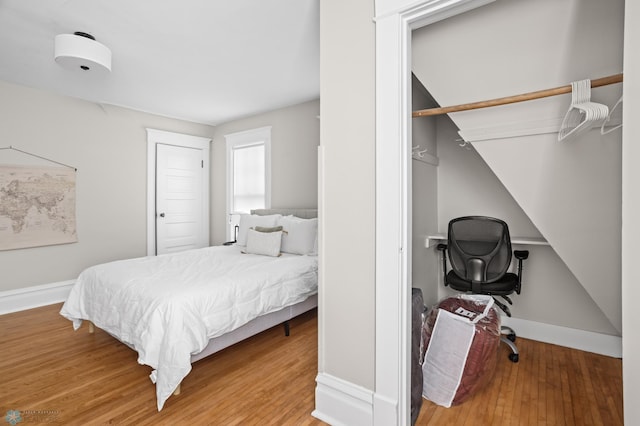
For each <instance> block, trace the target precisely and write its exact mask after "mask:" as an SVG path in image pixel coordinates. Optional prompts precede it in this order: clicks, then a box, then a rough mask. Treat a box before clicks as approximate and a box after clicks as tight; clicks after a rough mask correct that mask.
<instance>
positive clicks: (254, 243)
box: [245, 229, 282, 257]
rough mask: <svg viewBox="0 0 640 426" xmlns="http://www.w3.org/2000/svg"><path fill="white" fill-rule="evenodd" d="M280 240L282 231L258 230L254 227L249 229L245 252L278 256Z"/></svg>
mask: <svg viewBox="0 0 640 426" xmlns="http://www.w3.org/2000/svg"><path fill="white" fill-rule="evenodd" d="M281 241H282V231H275V232H258V231H256V230H255V229H249V231H248V232H247V247H246V248H245V253H249V254H262V255H265V256H274V257H275V256H280V243H281Z"/></svg>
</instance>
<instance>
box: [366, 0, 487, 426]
mask: <svg viewBox="0 0 640 426" xmlns="http://www.w3.org/2000/svg"><path fill="white" fill-rule="evenodd" d="M492 1H494V0H424V1H421V2H417V3H416V2H414V1H409V0H378V1H376V10H377V11H378V14H377V16H376V182H377V183H376V327H375V333H376V338H375V342H376V348H375V351H376V356H375V360H376V361H375V382H376V386H375V393H374V398H373V414H374V415H373V419H374V425H380V426H383V425H384V426H387V425H404V424H409V423H410V413H409V411H410V403H409V401H410V384H411V379H410V371H411V368H410V355H411V350H410V344H411V330H410V327H411V300H410V299H411V291H410V285H411V282H410V281H411V232H412V231H411V160H410V159H411V121H410V120H411V31H412V30H414V29H417V28H420V27H423V26H425V25H429V24H431V23H434V22H437V21H440V20H443V19H446V18H449V17H452V16H455V15H458V14H461V13H464V12H466V11H468V10H471V9H474V8H477V7H480V6H484V5H485V4H487V3H491V2H492ZM378 3H379V4H378ZM378 6H381V7H378Z"/></svg>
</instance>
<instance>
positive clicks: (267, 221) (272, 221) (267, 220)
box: [236, 214, 282, 246]
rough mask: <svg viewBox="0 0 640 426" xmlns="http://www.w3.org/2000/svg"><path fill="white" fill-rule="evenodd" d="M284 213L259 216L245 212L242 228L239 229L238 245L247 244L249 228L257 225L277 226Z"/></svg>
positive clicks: (241, 221) (241, 217) (242, 216)
mask: <svg viewBox="0 0 640 426" xmlns="http://www.w3.org/2000/svg"><path fill="white" fill-rule="evenodd" d="M281 217H282V215H279V214H271V215H268V216H258V215H256V214H243V215H241V216H240V228H239V229H238V241H237V243H236V244H237V245H239V246H246V245H247V231H248V230H249V228H255V227H256V226H264V227H267V228H269V227H272V226H276V224H277V223H278V219H280V218H281Z"/></svg>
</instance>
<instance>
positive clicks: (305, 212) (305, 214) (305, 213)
mask: <svg viewBox="0 0 640 426" xmlns="http://www.w3.org/2000/svg"><path fill="white" fill-rule="evenodd" d="M251 214H257V215H259V216H265V215H269V214H281V215H283V216H287V215H290V214H292V215H294V216H296V217H299V218H302V219H313V218H314V217H318V209H295V208H294V209H256V210H251Z"/></svg>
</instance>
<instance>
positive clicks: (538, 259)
mask: <svg viewBox="0 0 640 426" xmlns="http://www.w3.org/2000/svg"><path fill="white" fill-rule="evenodd" d="M457 138H458V134H457V128H456V126H455V125H454V124H453V122H452V121H451V120H450V119H448V118H447V117H446V116H441V117H439V119H438V157H439V160H440V165H439V167H438V195H437V200H438V201H437V204H438V221H439V229H438V230H437V231H439V232H443V233H445V232H446V231H447V225H448V223H449V220H451V219H452V218H454V217H458V216H465V215H481V216H493V217H498V218H501V219H503V220H505V221H506V222H507V223H508V224H509V230H510V232H511V235H512V237H533V238H537V237H540V233H539V232H538V230H537V229H536V227H535V226H534V224H533V223H532V222H531V220H530V219H529V218H528V217H527V214H526V213H525V212H524V211H523V210H522V208H521V207H520V206H519V205H518V203H517V202H516V200H514V199H513V197H512V196H511V194H509V192H508V191H507V189H506V188H505V187H504V186H503V185H502V183H501V182H500V180H499V179H498V178H497V177H496V175H495V174H494V173H493V172H492V171H491V169H490V168H489V167H488V165H487V164H486V163H485V162H484V160H483V159H482V157H481V156H480V155H479V154H478V153H477V152H476V150H475V149H474V148H473V147H472V146H471V145H468V146H467V147H461V146H460V142H459V141H457V140H456V139H457ZM514 249H516V250H529V251H530V256H529V259H528V260H526V261H525V262H524V275H523V276H524V280H523V284H522V293H521V294H520V295H514V296H513V298H512V299H513V302H514V305H513V306H512V307H511V312H512V314H513V317H514V318H519V319H525V320H529V321H535V322H539V323H544V324H551V325H556V326H562V327H568V328H573V329H578V330H587V331H593V332H597V333H604V334H611V335H619V333H618V332H617V330H616V329H615V328H614V327H613V326H612V325H611V323H610V322H609V320H608V319H607V317H606V316H605V315H604V314H603V313H602V311H601V310H600V309H599V308H598V306H597V305H596V304H595V303H594V301H593V300H592V299H591V297H590V296H589V294H588V293H587V292H586V291H585V289H584V288H583V287H582V286H581V285H580V282H579V281H578V280H577V279H576V278H575V277H574V275H573V274H572V273H571V271H570V270H569V269H568V268H567V266H566V265H565V264H564V263H563V262H562V259H560V257H559V256H558V255H557V254H556V253H555V251H554V250H553V249H552V248H551V247H549V246H529V245H527V246H515V247H514ZM429 250H430V253H429V255H430V256H431V257H439V253H438V252H437V251H436V249H435V247H434V248H430V249H429ZM514 264H515V262H514ZM514 266H515V265H514ZM438 274H441V272H440V270H439V271H438ZM441 282H442V281H441V278H439V280H438V284H439V289H440V290H441V291H440V298H444V297H446V296H448V295H451V294H455V292H454V291H452V290H450V289H447V291H445V288H444V286H443V285H442V284H441ZM543 307H544V308H543Z"/></svg>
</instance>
